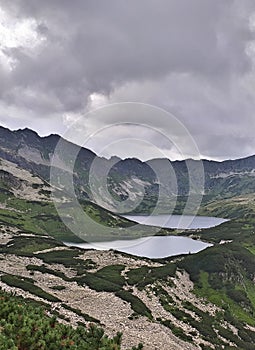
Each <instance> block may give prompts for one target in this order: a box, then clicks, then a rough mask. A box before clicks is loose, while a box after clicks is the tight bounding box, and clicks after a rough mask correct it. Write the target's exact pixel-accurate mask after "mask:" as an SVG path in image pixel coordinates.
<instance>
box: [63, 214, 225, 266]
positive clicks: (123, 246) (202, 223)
mask: <svg viewBox="0 0 255 350" xmlns="http://www.w3.org/2000/svg"><path fill="white" fill-rule="evenodd" d="M125 217H126V218H128V219H130V220H133V221H136V222H139V223H141V224H146V225H151V226H161V227H167V228H179V229H199V228H209V227H214V226H217V225H220V224H221V223H223V222H226V221H227V220H225V219H221V218H215V217H205V216H196V217H194V218H193V217H191V216H181V215H171V216H169V215H158V216H149V217H146V216H138V215H132V216H130V215H128V216H125ZM65 244H66V245H68V246H76V247H79V248H83V249H98V250H109V249H115V250H118V251H120V252H123V253H128V254H132V255H136V256H140V257H147V258H151V259H157V258H165V257H167V256H174V255H179V254H189V253H197V252H199V251H201V250H203V249H205V248H207V247H210V246H212V244H208V243H205V242H202V241H199V240H194V239H192V238H189V237H182V236H152V237H143V238H138V239H132V240H116V241H110V242H94V243H72V242H65Z"/></svg>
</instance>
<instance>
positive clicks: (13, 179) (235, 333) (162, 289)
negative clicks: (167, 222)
mask: <svg viewBox="0 0 255 350" xmlns="http://www.w3.org/2000/svg"><path fill="white" fill-rule="evenodd" d="M0 132H1V138H0V152H1V153H0V304H1V308H0V317H1V319H2V321H1V332H0V347H2V348H3V350H9V349H12V350H16V349H21V348H22V349H30V348H31V349H32V345H31V342H32V344H33V346H34V345H35V344H37V342H39V343H38V347H37V348H41V349H50V346H51V344H53V346H52V348H53V347H54V346H55V348H56V346H58V347H59V346H61V348H63V349H64V350H67V349H70V350H72V349H73V350H74V349H76V348H79V347H78V346H80V348H83V347H84V346H87V348H88V349H93V348H94V349H95V348H99V347H100V348H105V349H109V350H110V349H112V350H113V349H118V350H120V349H123V350H124V349H130V348H131V347H133V348H132V349H139V350H140V349H142V345H139V343H143V344H144V349H149V350H156V349H162V350H169V349H177V350H182V349H185V350H186V349H187V350H209V349H210V350H211V349H215V350H219V349H229V350H230V349H240V350H252V349H254V347H255V321H254V315H255V283H254V280H255V273H254V271H255V238H254V232H255V204H254V191H253V181H252V180H253V179H254V176H253V173H254V157H249V158H246V159H241V160H234V161H226V162H222V163H219V162H211V161H203V165H204V168H205V177H206V179H207V183H208V184H210V186H211V188H210V186H209V185H208V186H207V187H206V195H205V197H206V198H205V200H204V201H203V202H202V206H201V208H200V210H201V213H202V214H203V215H219V216H224V217H226V218H229V219H231V220H230V221H227V222H225V223H224V224H222V225H220V226H218V227H214V228H211V229H206V230H196V231H190V232H189V231H185V232H182V233H181V234H182V235H186V236H189V237H193V238H197V239H203V240H204V241H206V242H211V243H213V246H212V247H210V248H207V249H205V250H204V251H201V252H199V253H197V254H188V255H186V256H178V257H169V258H165V259H158V260H151V259H146V258H138V257H135V256H130V255H127V254H122V253H119V252H116V251H112V250H111V251H96V250H93V249H90V250H81V249H78V248H74V247H67V246H65V245H64V244H63V243H62V242H63V241H64V242H68V241H69V242H81V241H82V238H83V239H85V240H86V237H89V234H91V228H90V227H88V226H86V225H83V226H82V230H83V236H82V238H81V237H80V236H79V235H76V234H74V233H73V232H72V229H71V228H70V227H69V226H68V225H67V226H66V225H65V224H64V223H63V221H62V220H61V218H60V217H59V213H58V211H57V207H58V204H59V205H60V206H61V207H62V209H64V214H65V217H64V219H65V220H67V221H68V222H71V223H72V221H73V218H75V212H74V209H75V208H76V207H75V206H74V207H73V204H74V203H73V202H74V201H73V198H72V196H71V189H70V188H69V187H68V186H65V184H64V183H62V182H61V176H63V175H64V176H63V179H65V178H66V177H65V176H70V174H71V175H72V176H74V180H75V187H76V193H77V195H78V198H79V201H80V207H81V208H82V210H83V212H84V213H86V214H87V215H89V216H90V218H91V219H92V221H94V222H96V223H99V224H100V226H101V227H102V231H103V232H104V231H105V235H104V238H105V239H110V238H112V237H110V235H109V232H111V231H113V233H114V238H115V239H118V238H123V236H124V237H125V234H126V237H125V238H134V237H141V236H143V235H144V236H146V235H147V236H148V235H150V234H151V231H150V228H148V227H142V226H139V228H138V227H137V226H135V227H134V230H133V231H130V230H128V229H129V227H130V226H132V225H133V223H132V222H130V221H128V220H126V219H124V218H122V217H120V216H118V215H116V214H115V213H113V212H111V211H109V210H107V209H105V208H102V207H100V206H99V205H98V204H96V203H95V202H94V201H93V200H94V198H92V197H91V196H92V191H91V188H90V186H89V181H88V179H89V176H88V175H89V171H90V167H91V165H92V164H93V162H94V161H96V162H97V161H98V162H99V168H95V169H94V170H95V171H94V172H92V174H94V175H95V178H94V179H92V180H93V181H94V182H93V181H92V184H94V185H97V186H98V189H99V190H100V191H103V189H102V184H101V183H100V181H103V180H104V177H105V175H104V174H105V173H104V169H106V170H107V169H108V168H109V167H111V171H110V173H109V175H107V177H106V178H107V182H108V185H109V188H110V191H112V195H113V198H114V199H116V200H117V199H118V198H120V199H122V200H123V199H125V198H126V196H127V195H129V197H130V199H131V204H132V203H135V202H136V200H137V198H140V196H142V195H143V190H142V189H143V187H144V186H145V192H146V193H145V199H144V208H145V209H148V208H150V205H151V203H150V202H149V201H150V199H153V198H154V196H155V194H156V193H157V190H159V183H158V179H157V178H156V176H155V174H156V173H157V174H158V176H159V177H160V179H161V180H164V181H163V183H162V184H160V186H164V187H163V189H164V191H166V192H167V191H169V193H170V194H171V195H173V194H175V193H174V192H173V190H174V186H173V183H172V182H171V181H169V177H168V176H167V175H168V173H169V171H172V170H171V169H173V168H174V170H175V173H176V174H177V178H178V181H179V186H180V187H181V191H182V195H180V194H179V195H178V199H179V203H178V205H179V206H180V208H181V205H182V202H185V191H186V186H187V182H188V180H187V177H186V176H187V173H188V167H189V165H190V167H196V166H197V162H196V161H194V160H188V161H187V162H186V163H185V162H170V161H169V160H166V159H155V160H151V161H149V162H146V163H145V162H141V161H139V160H137V159H127V160H123V161H122V160H119V159H118V158H112V159H110V160H107V159H104V158H99V157H97V156H96V155H95V154H94V153H93V152H91V151H89V150H86V149H81V150H79V148H77V147H78V146H76V145H74V144H72V143H69V142H67V141H65V140H62V139H61V138H60V137H59V136H57V135H51V136H49V137H46V138H41V137H39V136H38V135H37V134H36V133H34V132H33V131H31V130H28V129H25V130H19V131H15V132H12V131H10V130H7V129H4V128H1V130H0ZM59 141H61V142H63V143H64V151H65V152H64V154H61V153H57V155H58V157H59V158H58V159H57V160H58V163H57V165H59V166H58V167H55V168H54V171H55V174H56V175H57V177H56V179H57V181H56V182H53V184H52V181H49V180H50V170H52V169H51V163H50V161H51V159H52V155H53V153H54V149H55V147H56V145H57V144H58V142H59ZM62 151H63V148H62ZM77 151H79V153H78V158H77V162H76V163H77V164H74V167H75V170H74V172H70V169H71V167H72V166H73V163H69V167H68V160H69V161H72V155H74V154H75V153H77ZM64 155H66V156H67V159H65V162H61V161H62V160H63V158H64V157H63V156H64ZM116 161H117V163H116ZM189 163H190V164H189ZM149 166H151V168H152V170H150V169H151V168H149ZM153 169H154V170H153ZM169 169H170V170H169ZM100 170H101V171H100ZM58 176H59V177H60V179H58ZM170 179H171V177H170ZM59 180H60V181H59ZM225 185H226V187H224V186H225ZM133 186H134V187H133ZM194 188H195V187H194ZM100 191H99V192H97V193H98V194H101V195H102V194H103V192H100ZM171 191H172V192H171ZM114 196H115V197H114ZM53 198H54V199H55V205H54V203H53ZM103 199H104V197H103ZM104 203H106V204H108V205H110V202H107V201H105V202H104ZM104 203H103V204H104ZM62 214H63V212H62ZM126 229H127V232H128V235H129V236H127V233H126V231H125V230H126ZM130 232H131V233H132V236H130ZM92 233H93V235H94V237H96V236H97V232H94V231H93V232H92ZM159 233H161V234H178V232H175V231H174V232H173V231H171V230H161V231H160V232H159ZM100 234H101V233H100ZM101 237H102V236H101ZM4 291H5V292H4ZM10 293H12V294H10ZM21 311H22V312H21ZM38 315H39V316H38ZM38 318H39V319H38ZM3 320H4V321H3ZM31 320H33V321H31ZM102 329H103V330H102ZM104 331H105V332H106V334H107V335H108V336H110V337H105V336H104ZM116 332H121V333H122V336H121V335H120V333H118V334H117V335H116ZM121 339H122V342H121ZM84 342H85V343H86V345H85V344H84ZM120 343H121V344H122V345H120ZM2 345H3V346H2ZM4 346H5V347H4Z"/></svg>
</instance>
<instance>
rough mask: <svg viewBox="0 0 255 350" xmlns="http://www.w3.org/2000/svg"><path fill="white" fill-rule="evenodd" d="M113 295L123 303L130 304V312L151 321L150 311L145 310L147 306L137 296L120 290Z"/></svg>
mask: <svg viewBox="0 0 255 350" xmlns="http://www.w3.org/2000/svg"><path fill="white" fill-rule="evenodd" d="M115 295H116V296H117V297H119V298H121V299H123V300H124V301H127V302H128V303H130V304H131V308H132V310H133V311H134V312H135V314H137V315H141V316H146V317H148V318H149V319H152V315H151V311H150V310H149V309H148V308H147V306H146V305H145V304H144V302H142V300H141V299H139V298H138V297H137V296H135V295H133V294H132V293H130V292H128V291H126V290H120V291H119V292H116V293H115Z"/></svg>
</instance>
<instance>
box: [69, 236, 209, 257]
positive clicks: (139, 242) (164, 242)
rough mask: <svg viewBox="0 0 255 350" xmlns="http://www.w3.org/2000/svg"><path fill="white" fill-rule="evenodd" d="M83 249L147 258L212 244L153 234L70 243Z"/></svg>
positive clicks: (171, 254) (192, 251)
mask: <svg viewBox="0 0 255 350" xmlns="http://www.w3.org/2000/svg"><path fill="white" fill-rule="evenodd" d="M65 244H66V245H69V246H70V245H72V246H76V247H79V248H83V249H91V248H93V249H98V250H109V249H115V250H118V251H120V252H123V253H128V254H132V255H136V256H142V257H147V258H164V257H167V256H174V255H179V254H188V253H197V252H199V251H201V250H203V249H205V248H207V247H210V246H211V244H208V243H204V242H201V241H197V240H194V239H191V238H188V237H176V236H164V237H160V236H153V237H145V238H139V239H132V240H128V241H127V240H122V241H112V242H96V243H69V242H65Z"/></svg>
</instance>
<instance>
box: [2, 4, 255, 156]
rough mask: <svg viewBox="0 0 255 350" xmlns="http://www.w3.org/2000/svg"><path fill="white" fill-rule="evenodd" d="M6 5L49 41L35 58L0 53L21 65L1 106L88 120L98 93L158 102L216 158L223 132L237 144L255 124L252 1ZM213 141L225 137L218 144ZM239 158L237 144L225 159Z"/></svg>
mask: <svg viewBox="0 0 255 350" xmlns="http://www.w3.org/2000/svg"><path fill="white" fill-rule="evenodd" d="M0 6H1V7H2V8H3V10H4V11H6V13H8V14H9V15H10V16H11V17H12V18H15V19H16V21H22V20H24V19H33V20H35V22H36V26H35V28H34V31H35V32H36V33H37V35H38V40H41V41H42V43H41V44H40V45H39V46H38V47H35V48H34V49H33V50H28V48H27V47H25V46H24V45H16V46H15V47H1V46H0V48H1V49H2V50H3V49H4V50H5V52H6V55H7V57H9V58H10V59H12V60H13V62H15V65H14V68H13V69H12V70H9V71H8V70H7V69H6V68H3V69H0V77H3V79H2V80H1V81H2V84H1V88H0V96H1V101H2V104H3V106H7V107H8V108H10V106H11V107H13V108H16V109H17V110H19V108H20V113H21V114H22V115H24V116H25V114H26V110H30V111H31V110H32V111H33V112H34V113H33V118H37V116H38V118H47V117H48V118H55V120H59V115H60V114H65V113H74V114H75V113H82V112H83V111H84V110H86V108H90V107H93V106H94V105H93V101H92V103H91V105H90V104H89V103H90V102H91V100H90V98H89V97H91V95H92V94H102V95H104V96H105V102H119V101H127V100H137V101H142V102H147V103H154V104H156V105H158V106H162V107H164V108H166V109H167V110H169V111H172V112H176V113H177V115H178V117H179V118H180V119H181V121H182V122H183V123H184V124H185V125H186V126H187V127H188V128H189V129H190V131H191V132H192V133H193V134H194V136H196V137H197V142H198V144H199V146H200V147H201V148H202V149H201V152H202V153H204V154H205V155H208V156H209V155H210V156H213V153H214V151H213V149H215V156H216V155H217V156H218V153H219V151H218V150H216V148H217V147H218V146H217V145H221V147H223V145H225V143H224V140H223V136H222V134H221V131H222V128H224V129H225V128H226V127H228V126H229V125H232V126H233V127H232V126H231V128H233V129H234V130H232V131H231V133H230V135H232V137H233V145H238V144H239V142H240V137H239V136H238V135H237V138H235V130H237V131H238V130H240V128H241V129H243V127H242V123H244V121H245V127H246V126H247V125H248V124H250V125H252V126H253V125H254V124H253V123H254V122H253V120H254V115H253V110H254V102H253V100H254V96H253V94H254V92H253V88H252V86H253V83H251V80H252V79H253V58H252V55H250V56H249V55H248V54H247V48H248V45H249V44H250V43H251V42H252V40H253V39H254V32H252V30H251V27H250V16H251V14H252V13H253V11H255V4H254V3H253V1H249V0H243V1H241V2H240V1H234V0H213V1H212V0H171V1H169V0H157V1H156V0H154V1H153V0H140V1H133V0H131V1H124V0H110V1H98V0H95V1H84V0H76V1H68V0H59V1H57V0H51V1H50V0H44V1H34V0H23V1H22V0H13V1H11V2H7V1H3V0H0ZM5 46H6V45H5ZM7 46H8V45H7ZM247 80H248V81H249V83H248V85H247ZM240 114H242V118H240ZM42 116H43V117H42ZM54 116H55V117H54ZM24 118H25V117H24ZM30 122H31V120H30ZM246 123H247V124H246ZM235 125H236V128H235ZM36 127H37V126H36V123H35V128H36ZM246 128H247V127H246ZM49 130H50V128H49ZM59 130H62V126H60V127H59ZM54 131H55V130H54ZM56 131H58V130H56ZM227 132H228V131H226V133H227ZM207 134H208V137H206V135H207ZM211 134H215V135H218V137H220V138H221V141H220V142H217V145H215V144H214V143H213V142H212V140H211V137H209V135H211ZM248 136H249V135H247V137H248ZM243 137H244V138H245V135H243ZM238 140H239V141H238ZM249 142H250V141H249ZM242 143H243V139H242ZM225 146H226V145H225ZM254 146H255V144H254ZM248 148H249V149H250V144H249V145H248V141H247V147H246V151H247V152H248ZM236 149H237V147H234V146H233V147H232V146H231V145H229V148H227V149H226V156H228V155H229V156H232V155H233V152H234V151H235V150H236ZM209 150H210V152H209ZM228 150H229V151H228ZM246 151H245V150H243V153H245V152H246ZM209 153H210V154H209ZM239 153H240V152H239Z"/></svg>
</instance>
